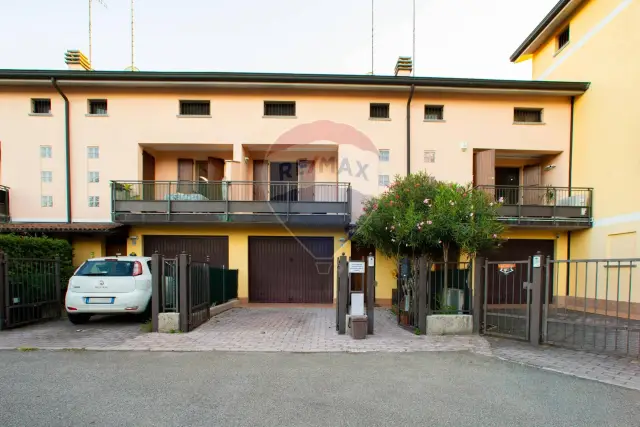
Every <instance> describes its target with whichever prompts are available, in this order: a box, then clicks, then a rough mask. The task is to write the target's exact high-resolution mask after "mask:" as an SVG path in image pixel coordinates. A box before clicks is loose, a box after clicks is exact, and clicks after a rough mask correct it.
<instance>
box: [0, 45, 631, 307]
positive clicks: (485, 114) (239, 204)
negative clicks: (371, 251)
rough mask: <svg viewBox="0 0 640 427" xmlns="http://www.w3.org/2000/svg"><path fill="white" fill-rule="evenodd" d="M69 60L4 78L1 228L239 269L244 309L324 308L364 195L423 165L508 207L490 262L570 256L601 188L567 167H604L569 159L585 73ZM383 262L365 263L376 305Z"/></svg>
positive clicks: (102, 250) (83, 251) (78, 258)
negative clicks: (96, 67) (248, 304)
mask: <svg viewBox="0 0 640 427" xmlns="http://www.w3.org/2000/svg"><path fill="white" fill-rule="evenodd" d="M518 56H519V55H518ZM67 62H68V64H69V67H70V68H72V69H70V70H65V71H46V70H38V71H31V70H0V117H1V118H2V123H3V126H2V127H0V141H1V164H0V169H1V170H0V183H1V184H2V185H4V186H5V187H3V190H2V194H3V195H2V197H3V199H2V201H4V204H2V205H1V206H2V208H3V209H4V212H3V214H4V217H3V218H4V219H5V221H6V223H5V224H3V225H2V227H1V230H2V231H3V232H11V231H19V232H22V231H26V232H39V233H45V234H50V235H56V236H59V237H66V238H69V239H71V241H72V242H73V245H74V248H75V262H76V263H77V264H78V263H80V262H82V261H83V260H84V259H86V258H89V257H94V256H101V255H116V254H118V253H121V254H129V253H132V252H133V253H136V254H139V255H140V254H144V255H151V254H152V253H154V252H155V251H156V250H157V251H159V252H161V253H164V254H165V255H168V256H171V255H175V254H176V253H178V252H180V251H183V250H184V251H187V252H189V253H191V254H192V255H193V256H194V257H197V258H201V259H205V258H206V257H208V258H209V259H210V261H211V262H212V263H214V264H216V265H219V266H225V267H228V268H232V269H238V271H239V291H238V292H239V296H240V298H241V299H243V300H249V301H252V302H293V303H331V302H333V300H334V298H335V296H336V291H335V286H336V280H335V277H336V265H335V262H334V260H335V257H336V256H337V255H339V254H341V253H343V252H344V253H346V254H347V255H351V256H353V257H361V256H363V255H364V254H366V253H368V250H367V249H356V248H351V245H350V242H349V237H350V231H351V226H352V224H353V223H354V222H355V220H356V218H357V217H358V215H359V213H360V212H361V210H362V208H361V205H360V202H361V200H362V199H363V198H366V197H368V196H370V195H374V194H377V193H378V192H380V191H382V190H383V189H384V187H385V186H387V185H388V184H389V183H390V182H391V181H393V179H394V176H396V175H403V174H407V173H411V172H415V171H421V170H426V171H427V172H428V173H429V174H431V175H433V176H435V177H436V178H438V179H441V180H448V181H455V182H459V183H468V182H472V183H474V184H475V185H478V186H483V188H486V189H487V191H489V192H490V193H491V194H495V195H496V197H502V198H503V199H504V200H505V204H504V206H503V207H502V209H503V210H502V218H501V220H503V221H504V222H505V223H507V224H508V225H509V231H508V236H509V237H510V239H509V242H508V243H507V244H506V245H505V247H504V248H503V249H502V252H500V253H496V254H494V259H499V258H500V257H504V258H513V257H514V256H523V257H526V256H529V255H531V254H532V253H533V252H535V251H537V250H540V251H541V252H542V253H544V254H548V255H550V256H554V257H555V256H561V257H565V256H566V254H567V251H568V250H569V249H568V248H569V246H568V245H569V234H570V233H571V235H572V236H576V235H577V234H578V233H581V231H578V230H588V229H590V228H591V227H592V216H593V214H592V212H593V208H594V207H595V205H593V206H592V201H593V194H592V190H591V188H584V187H582V186H584V185H586V184H590V185H591V186H595V185H596V184H598V185H599V182H596V178H594V176H591V177H590V176H588V175H587V174H586V173H583V172H580V173H576V171H577V170H580V171H582V170H585V169H580V168H584V166H578V163H580V162H582V161H584V158H585V156H593V157H594V158H595V157H602V158H605V157H606V156H609V155H610V156H614V154H613V152H611V154H608V151H607V152H606V153H602V152H595V153H592V154H589V155H587V154H582V153H585V151H584V150H583V151H577V149H576V147H575V145H576V144H575V138H576V136H578V137H579V136H580V135H581V133H580V132H586V130H581V131H580V132H576V131H575V130H574V127H575V126H576V124H575V123H576V120H575V111H574V108H575V107H576V106H580V102H581V101H580V99H581V98H582V97H584V96H586V95H585V93H587V94H588V93H589V91H588V87H589V84H588V83H584V82H580V81H588V80H589V75H588V74H583V75H581V76H578V77H579V78H578V77H576V78H575V79H573V80H578V82H572V81H562V82H561V81H542V80H539V81H505V80H475V79H450V78H426V77H412V76H411V60H410V58H400V60H399V61H398V63H397V65H396V70H395V75H389V76H358V75H301V74H249V73H199V72H178V73H177V72H145V71H142V72H113V71H109V72H106V71H93V70H90V69H85V68H90V67H89V66H87V64H86V60H85V59H84V57H83V56H82V55H81V54H80V53H78V52H70V53H68V55H67ZM83 65H84V68H83V67H82V66H83ZM76 68H81V69H76ZM569 80H571V79H569ZM585 126H588V125H585ZM580 150H582V149H580ZM576 153H580V154H576ZM619 157H620V156H617V155H616V158H618V159H619ZM612 158H613V157H612ZM629 161H631V160H629ZM602 173H604V171H602ZM598 176H600V175H598ZM611 176H616V175H615V173H613V174H611ZM603 179H604V178H603ZM607 179H609V178H607ZM611 182H613V181H611ZM601 197H602V200H604V199H605V197H610V196H608V195H602V196H601ZM610 208H611V207H610V206H608V207H601V208H599V209H604V210H606V209H610ZM601 212H604V211H601ZM572 239H573V241H572V243H571V247H572V248H573V247H574V246H575V244H576V243H575V241H576V239H577V238H576V237H572ZM518 259H519V258H518ZM394 267H395V266H394V264H393V263H392V262H391V261H390V260H386V259H378V261H377V263H376V280H377V282H378V284H377V288H376V300H377V302H378V303H380V304H388V303H390V302H391V295H392V289H393V288H395V286H396V283H395V279H394V278H393V275H392V270H393V269H394Z"/></svg>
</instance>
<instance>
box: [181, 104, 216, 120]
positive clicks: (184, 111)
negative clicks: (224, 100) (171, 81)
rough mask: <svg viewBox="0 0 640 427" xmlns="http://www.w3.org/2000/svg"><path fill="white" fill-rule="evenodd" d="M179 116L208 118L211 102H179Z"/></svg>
mask: <svg viewBox="0 0 640 427" xmlns="http://www.w3.org/2000/svg"><path fill="white" fill-rule="evenodd" d="M180 115H181V116H210V115H211V101H180Z"/></svg>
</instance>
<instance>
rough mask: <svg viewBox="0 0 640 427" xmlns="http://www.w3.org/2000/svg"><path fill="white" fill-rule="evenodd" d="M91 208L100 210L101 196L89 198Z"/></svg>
mask: <svg viewBox="0 0 640 427" xmlns="http://www.w3.org/2000/svg"><path fill="white" fill-rule="evenodd" d="M89 207H90V208H99V207H100V196H89Z"/></svg>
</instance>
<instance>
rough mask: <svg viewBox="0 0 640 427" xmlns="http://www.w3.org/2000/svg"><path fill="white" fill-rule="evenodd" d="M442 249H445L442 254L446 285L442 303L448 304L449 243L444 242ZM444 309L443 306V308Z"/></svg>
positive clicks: (443, 290)
mask: <svg viewBox="0 0 640 427" xmlns="http://www.w3.org/2000/svg"><path fill="white" fill-rule="evenodd" d="M442 250H443V251H444V252H443V254H442V259H443V260H444V269H443V270H444V271H443V272H444V281H443V283H444V286H443V289H442V300H443V304H442V305H447V288H448V287H449V274H448V273H449V264H448V262H449V243H443V244H442ZM441 309H442V308H441Z"/></svg>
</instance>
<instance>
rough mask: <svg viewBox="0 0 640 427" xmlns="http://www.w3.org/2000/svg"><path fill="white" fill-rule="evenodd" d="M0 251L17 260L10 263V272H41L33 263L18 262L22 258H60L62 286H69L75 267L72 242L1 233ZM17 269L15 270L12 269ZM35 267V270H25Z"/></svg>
mask: <svg viewBox="0 0 640 427" xmlns="http://www.w3.org/2000/svg"><path fill="white" fill-rule="evenodd" d="M0 251H2V252H4V253H5V254H7V256H8V257H9V259H13V260H16V262H10V263H9V273H10V275H11V274H12V273H18V274H20V275H24V274H25V273H27V274H29V273H36V274H37V273H39V271H38V270H37V269H38V267H36V266H35V265H33V263H28V262H23V263H20V262H18V261H19V259H20V258H29V259H34V260H49V259H55V257H56V256H58V257H59V258H60V279H61V285H62V288H63V289H65V288H66V287H67V283H68V282H69V278H70V277H71V276H72V275H73V272H74V268H73V265H72V259H73V249H72V247H71V243H69V242H67V241H66V240H63V239H53V238H50V237H31V236H18V235H15V234H1V235H0ZM14 269H15V270H16V271H15V272H14V271H12V270H14ZM25 269H26V270H30V269H33V270H34V271H32V272H29V271H25Z"/></svg>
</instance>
